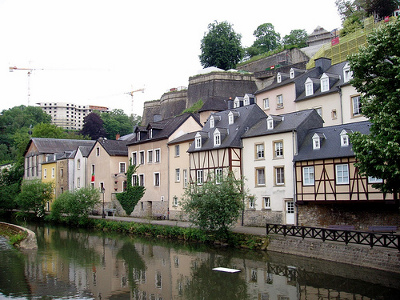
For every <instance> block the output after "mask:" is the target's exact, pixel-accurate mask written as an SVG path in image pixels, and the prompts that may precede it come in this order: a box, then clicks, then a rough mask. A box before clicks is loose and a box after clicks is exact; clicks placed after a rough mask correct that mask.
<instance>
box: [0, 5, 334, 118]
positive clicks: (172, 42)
mask: <svg viewBox="0 0 400 300" xmlns="http://www.w3.org/2000/svg"><path fill="white" fill-rule="evenodd" d="M334 3H335V0H302V1H299V0H281V1H275V0H273V1H271V0H264V1H254V0H247V1H237V2H235V1H225V0H213V1H211V0H202V1H193V2H192V1H183V0H182V1H181V0H171V1H165V0H155V1H138V0H0V40H1V45H2V46H1V48H0V112H1V111H3V110H4V109H9V108H12V107H14V106H18V105H28V104H29V105H36V103H38V102H67V103H73V104H77V105H100V106H107V107H108V108H110V109H123V110H124V111H125V113H126V114H128V115H130V114H131V113H135V114H137V115H141V114H142V111H143V103H144V101H150V100H156V99H160V97H161V96H162V94H163V93H165V92H166V91H167V90H169V89H170V88H176V87H180V86H184V87H187V86H188V81H189V77H190V76H194V75H196V74H198V73H199V71H200V70H201V69H202V66H201V64H200V61H199V55H200V53H201V50H200V43H201V39H202V38H203V37H204V34H206V33H207V31H208V29H207V27H208V24H210V23H213V22H214V21H218V22H223V21H227V22H228V23H230V24H231V25H232V26H233V29H234V31H235V32H236V33H239V34H241V35H242V40H241V42H242V46H244V47H248V46H251V45H252V43H253V42H254V39H255V37H254V36H253V32H254V30H256V29H257V27H258V26H259V25H261V24H264V23H271V24H272V25H273V26H274V28H275V31H276V32H278V33H279V34H280V35H281V37H284V36H285V35H287V34H289V33H290V31H291V30H293V29H304V30H306V31H307V33H308V34H310V33H312V31H313V30H314V29H315V28H316V27H317V26H321V27H323V28H325V29H326V30H328V31H331V30H333V29H335V28H340V27H341V20H340V17H339V14H338V12H337V9H336V6H335V4H334ZM10 67H17V68H18V69H32V70H33V71H32V72H31V75H30V76H29V80H28V71H27V70H15V71H14V72H10V71H9V68H10ZM140 89H144V92H140V91H138V92H135V93H133V97H131V95H130V94H129V93H130V92H131V91H137V90H140ZM28 91H29V94H30V97H28ZM28 98H29V103H28ZM132 98H133V99H132ZM132 104H133V105H132Z"/></svg>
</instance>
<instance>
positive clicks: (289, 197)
mask: <svg viewBox="0 0 400 300" xmlns="http://www.w3.org/2000/svg"><path fill="white" fill-rule="evenodd" d="M350 79H351V70H350V68H349V64H348V63H347V62H343V63H340V64H337V65H331V63H330V60H329V59H326V58H320V59H318V60H316V64H315V68H313V69H310V70H300V69H295V68H291V69H290V72H289V73H288V74H286V73H282V72H279V69H278V70H277V72H276V76H275V79H274V82H273V83H272V84H271V85H269V86H268V87H266V88H263V89H262V90H258V91H256V92H255V93H253V94H251V93H248V94H245V95H244V96H243V97H242V96H237V97H234V98H233V99H219V100H216V99H213V100H212V101H214V102H213V103H205V104H204V106H203V108H204V109H202V110H200V111H199V113H198V114H190V113H185V114H182V115H179V116H176V117H173V118H169V119H164V120H161V121H157V122H149V123H148V124H146V126H138V127H136V128H135V129H134V132H133V133H132V134H131V135H128V136H125V137H122V138H121V139H119V140H106V139H99V140H97V141H70V142H67V141H60V143H61V145H62V146H58V141H55V140H52V139H32V140H31V142H30V144H29V145H28V147H27V151H26V153H25V178H26V179H30V178H40V179H42V180H54V181H55V182H56V191H55V196H57V195H58V194H59V193H62V192H63V191H64V190H66V189H69V190H72V189H76V188H80V187H82V186H93V187H96V188H99V189H100V190H101V191H102V192H103V195H102V196H103V199H104V201H105V206H106V208H107V209H116V210H117V211H118V213H120V214H123V211H122V210H121V208H120V206H119V204H118V201H117V200H116V197H115V194H116V193H119V192H122V191H123V190H124V188H125V186H126V181H127V180H132V182H133V183H134V184H138V185H143V186H144V187H145V188H146V191H145V195H144V197H143V198H142V199H141V201H140V202H139V203H138V205H137V206H136V208H135V210H134V211H133V213H132V215H133V216H137V217H144V216H165V217H166V218H169V219H176V220H178V219H185V218H186V216H185V215H184V214H183V212H182V210H181V207H180V204H179V203H180V200H181V199H182V195H183V193H184V191H185V188H186V187H187V186H188V184H189V183H190V182H193V183H196V184H199V185H201V184H203V183H204V182H205V180H208V179H210V178H214V179H215V178H219V176H221V175H223V174H226V173H227V172H228V171H231V172H233V174H235V176H236V177H237V178H240V177H243V178H245V188H246V190H248V193H249V195H250V197H248V198H247V199H244V202H245V212H244V214H243V217H242V220H240V221H241V222H242V224H244V225H249V226H250V225H251V226H264V225H265V223H279V224H299V225H308V226H328V225H332V224H351V225H354V226H355V227H356V228H359V229H363V228H367V227H368V226H370V225H397V224H398V223H399V221H400V218H399V214H398V210H397V209H393V208H394V207H395V205H396V203H397V202H396V201H397V200H396V199H398V198H396V197H395V195H390V194H383V193H381V192H379V190H377V189H375V188H374V187H373V186H372V185H373V184H374V183H379V182H380V179H378V178H370V177H363V176H360V174H359V173H358V170H357V168H356V167H355V166H354V162H355V158H354V153H353V151H352V149H351V142H350V140H349V134H350V133H351V132H355V131H360V132H362V133H368V132H369V126H370V123H369V122H368V120H367V119H366V118H365V117H364V116H363V115H362V107H361V105H360V95H359V94H358V93H357V91H356V90H355V89H354V87H352V86H351V84H350V82H349V80H350ZM216 102H218V103H216ZM217 107H218V108H219V109H217ZM221 107H222V108H221ZM74 143H76V144H74ZM56 144H57V146H56ZM44 145H46V146H44ZM46 147H47V149H46ZM52 147H53V148H52ZM49 148H52V149H49ZM130 163H132V164H135V165H137V166H138V168H137V172H136V174H134V175H133V178H129V179H127V178H126V169H127V167H128V165H129V164H130ZM397 204H398V203H397Z"/></svg>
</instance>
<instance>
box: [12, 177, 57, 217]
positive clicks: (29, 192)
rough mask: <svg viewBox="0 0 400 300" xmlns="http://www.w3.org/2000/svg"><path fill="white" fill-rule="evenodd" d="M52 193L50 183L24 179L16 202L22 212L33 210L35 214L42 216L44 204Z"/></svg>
mask: <svg viewBox="0 0 400 300" xmlns="http://www.w3.org/2000/svg"><path fill="white" fill-rule="evenodd" d="M52 195H53V184H52V183H50V182H49V183H44V182H41V181H40V180H30V181H24V182H23V183H22V188H21V193H20V194H19V195H18V196H17V198H16V202H17V205H18V207H19V208H20V210H21V211H22V212H23V213H28V212H30V211H33V212H34V213H35V215H36V216H38V217H43V216H44V212H45V205H46V203H47V202H49V201H50V200H51V199H52Z"/></svg>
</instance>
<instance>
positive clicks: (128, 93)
mask: <svg viewBox="0 0 400 300" xmlns="http://www.w3.org/2000/svg"><path fill="white" fill-rule="evenodd" d="M137 92H142V93H144V88H141V89H137V90H133V91H130V92H127V93H125V94H127V95H131V97H132V108H131V110H132V115H133V94H134V93H137Z"/></svg>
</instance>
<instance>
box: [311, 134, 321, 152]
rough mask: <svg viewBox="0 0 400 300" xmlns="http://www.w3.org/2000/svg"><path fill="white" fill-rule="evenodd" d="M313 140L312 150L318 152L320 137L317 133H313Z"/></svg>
mask: <svg viewBox="0 0 400 300" xmlns="http://www.w3.org/2000/svg"><path fill="white" fill-rule="evenodd" d="M312 139H313V149H314V150H318V149H320V148H321V137H320V136H319V135H318V133H315V134H314V135H313V137H312Z"/></svg>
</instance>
